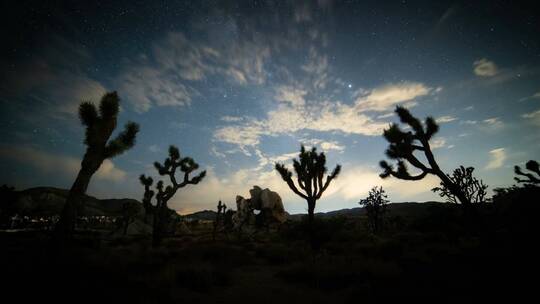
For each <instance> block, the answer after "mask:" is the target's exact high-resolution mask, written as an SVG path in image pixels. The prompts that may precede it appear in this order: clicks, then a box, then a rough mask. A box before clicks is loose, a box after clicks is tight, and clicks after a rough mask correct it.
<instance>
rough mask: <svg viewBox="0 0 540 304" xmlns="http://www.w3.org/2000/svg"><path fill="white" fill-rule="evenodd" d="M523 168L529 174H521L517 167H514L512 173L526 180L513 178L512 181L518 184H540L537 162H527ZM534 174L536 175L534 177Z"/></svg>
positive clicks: (539, 171)
mask: <svg viewBox="0 0 540 304" xmlns="http://www.w3.org/2000/svg"><path fill="white" fill-rule="evenodd" d="M525 168H526V169H527V170H529V171H530V173H529V172H523V171H522V170H521V168H520V167H519V166H515V167H514V172H515V173H516V174H517V175H520V176H524V177H526V178H527V179H521V178H519V177H514V179H515V180H516V181H517V182H518V183H525V184H540V166H539V165H538V162H537V161H534V160H529V161H528V162H527V163H526V164H525ZM535 174H536V175H535Z"/></svg>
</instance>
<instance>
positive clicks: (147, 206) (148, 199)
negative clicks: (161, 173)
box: [139, 174, 154, 223]
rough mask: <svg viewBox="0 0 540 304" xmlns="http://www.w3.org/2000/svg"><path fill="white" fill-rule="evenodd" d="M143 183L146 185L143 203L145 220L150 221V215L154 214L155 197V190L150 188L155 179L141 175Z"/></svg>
mask: <svg viewBox="0 0 540 304" xmlns="http://www.w3.org/2000/svg"><path fill="white" fill-rule="evenodd" d="M139 180H140V181H141V184H142V185H143V186H144V196H143V199H142V204H143V208H144V222H145V223H148V217H149V216H151V215H152V214H154V206H152V198H153V197H154V191H153V190H151V189H150V187H151V186H152V183H153V182H154V180H153V179H152V178H151V177H150V176H149V177H146V176H144V174H143V175H141V176H140V177H139Z"/></svg>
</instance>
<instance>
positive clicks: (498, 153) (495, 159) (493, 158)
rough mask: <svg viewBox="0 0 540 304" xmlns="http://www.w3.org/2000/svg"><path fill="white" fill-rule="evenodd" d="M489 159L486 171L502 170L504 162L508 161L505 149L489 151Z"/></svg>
mask: <svg viewBox="0 0 540 304" xmlns="http://www.w3.org/2000/svg"><path fill="white" fill-rule="evenodd" d="M489 158H490V159H489V162H488V164H487V165H486V170H491V169H497V168H500V167H502V166H503V165H504V161H505V160H506V151H505V150H504V148H498V149H493V150H491V151H489Z"/></svg>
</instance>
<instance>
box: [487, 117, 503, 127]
mask: <svg viewBox="0 0 540 304" xmlns="http://www.w3.org/2000/svg"><path fill="white" fill-rule="evenodd" d="M482 122H483V123H485V124H487V125H488V126H489V127H490V128H501V127H502V126H503V125H504V124H503V122H502V121H501V120H500V119H499V117H492V118H488V119H484V120H483V121H482Z"/></svg>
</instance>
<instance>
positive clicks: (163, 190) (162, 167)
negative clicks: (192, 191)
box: [139, 146, 206, 246]
mask: <svg viewBox="0 0 540 304" xmlns="http://www.w3.org/2000/svg"><path fill="white" fill-rule="evenodd" d="M154 167H155V168H156V169H157V171H158V173H159V175H161V176H167V177H168V178H169V180H170V182H171V185H169V186H166V187H164V185H163V181H161V180H160V181H158V182H157V184H156V190H157V192H156V193H155V197H156V204H155V205H154V208H153V209H154V212H153V214H154V217H153V233H152V244H153V245H154V246H158V245H160V244H161V241H162V239H163V236H164V234H165V231H166V227H167V224H168V217H169V214H170V212H169V211H170V210H169V208H168V206H167V202H168V201H169V200H170V199H171V198H172V197H173V196H174V195H175V194H176V191H178V189H180V188H183V187H185V186H187V185H196V184H198V183H199V182H200V181H202V180H203V178H204V177H205V176H206V171H201V172H200V173H199V174H198V175H196V176H194V177H191V178H190V176H189V175H190V174H191V173H193V172H194V171H195V170H197V169H199V165H198V164H197V163H196V162H195V161H194V160H193V159H192V158H190V157H181V156H180V150H178V148H177V147H175V146H170V147H169V157H167V158H166V159H165V161H164V162H163V164H161V163H159V162H155V163H154ZM178 169H180V171H181V172H182V173H183V175H182V176H183V177H182V181H181V182H178V180H177V179H176V173H177V170H178ZM139 179H140V181H141V184H142V185H143V186H144V187H145V193H144V198H143V201H147V202H148V203H150V201H151V200H152V197H153V196H154V191H152V190H150V186H152V183H153V180H152V178H151V177H146V176H145V175H144V174H143V175H141V176H140V178H139ZM150 204H151V203H150Z"/></svg>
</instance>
